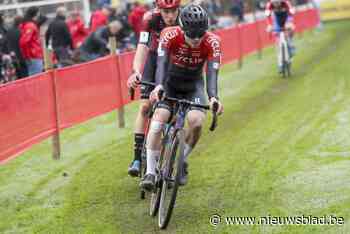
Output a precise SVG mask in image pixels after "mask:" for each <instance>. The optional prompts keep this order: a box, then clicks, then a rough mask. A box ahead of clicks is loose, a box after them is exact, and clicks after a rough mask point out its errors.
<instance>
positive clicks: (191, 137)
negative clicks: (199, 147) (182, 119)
mask: <svg viewBox="0 0 350 234" xmlns="http://www.w3.org/2000/svg"><path fill="white" fill-rule="evenodd" d="M204 120H205V113H204V112H203V111H200V110H191V111H189V112H188V114H187V122H188V128H187V131H186V144H185V152H184V154H185V161H187V158H188V156H189V154H190V153H191V151H192V149H193V148H194V147H195V145H196V144H197V142H198V140H199V138H200V136H201V133H202V125H203V122H204Z"/></svg>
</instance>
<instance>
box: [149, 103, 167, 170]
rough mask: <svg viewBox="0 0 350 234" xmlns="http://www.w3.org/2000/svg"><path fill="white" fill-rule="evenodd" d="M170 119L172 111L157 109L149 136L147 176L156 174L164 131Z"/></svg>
mask: <svg viewBox="0 0 350 234" xmlns="http://www.w3.org/2000/svg"><path fill="white" fill-rule="evenodd" d="M169 117H170V111H169V110H167V109H164V108H157V109H156V111H155V112H154V114H153V118H152V122H151V125H150V129H149V132H148V136H147V174H155V166H156V161H157V158H159V156H160V150H161V137H162V130H163V127H164V125H165V123H166V122H167V120H168V119H169Z"/></svg>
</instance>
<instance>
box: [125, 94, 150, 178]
mask: <svg viewBox="0 0 350 234" xmlns="http://www.w3.org/2000/svg"><path fill="white" fill-rule="evenodd" d="M149 108H151V104H150V102H149V100H148V99H141V103H140V107H139V111H138V113H137V117H136V121H135V131H134V133H135V136H134V159H133V161H132V163H131V165H130V167H129V170H128V173H129V175H131V176H138V174H139V173H140V167H141V154H142V147H143V143H144V140H145V133H144V132H145V123H146V121H147V118H148V116H147V114H148V110H149Z"/></svg>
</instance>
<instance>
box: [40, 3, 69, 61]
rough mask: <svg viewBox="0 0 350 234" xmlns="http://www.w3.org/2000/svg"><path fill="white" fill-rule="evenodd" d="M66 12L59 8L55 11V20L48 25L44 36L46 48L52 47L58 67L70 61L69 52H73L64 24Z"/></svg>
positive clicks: (67, 30) (66, 27)
mask: <svg viewBox="0 0 350 234" xmlns="http://www.w3.org/2000/svg"><path fill="white" fill-rule="evenodd" d="M66 14H67V10H66V8H64V7H59V8H57V10H56V18H55V19H54V20H53V21H52V22H51V23H50V25H49V27H48V29H47V31H46V34H45V42H46V47H48V48H50V46H51V47H52V49H53V51H54V54H55V56H56V58H57V60H58V63H59V65H64V64H66V63H67V62H68V61H70V53H69V51H70V50H73V41H72V37H71V35H70V32H69V29H68V25H67V23H66V21H65V20H66Z"/></svg>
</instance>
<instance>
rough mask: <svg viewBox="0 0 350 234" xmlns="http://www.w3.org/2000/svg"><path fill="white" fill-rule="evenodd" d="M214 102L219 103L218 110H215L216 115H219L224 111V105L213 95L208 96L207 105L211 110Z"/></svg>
mask: <svg viewBox="0 0 350 234" xmlns="http://www.w3.org/2000/svg"><path fill="white" fill-rule="evenodd" d="M214 103H218V104H219V107H218V110H217V112H216V113H217V114H218V115H221V114H222V113H224V106H223V105H222V104H221V102H220V101H219V100H217V99H216V98H215V97H212V98H210V100H209V106H210V109H211V110H213V106H214Z"/></svg>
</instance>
